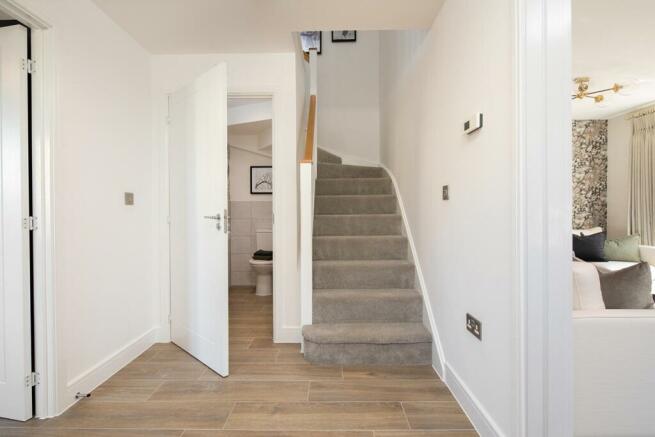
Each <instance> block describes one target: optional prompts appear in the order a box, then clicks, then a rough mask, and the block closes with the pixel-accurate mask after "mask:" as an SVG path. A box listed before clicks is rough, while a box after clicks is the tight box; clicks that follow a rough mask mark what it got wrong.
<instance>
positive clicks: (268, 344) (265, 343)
mask: <svg viewBox="0 0 655 437" xmlns="http://www.w3.org/2000/svg"><path fill="white" fill-rule="evenodd" d="M269 348H273V349H281V350H285V351H287V352H298V353H300V343H273V339H272V338H271V337H262V338H255V339H254V340H253V341H252V344H251V345H250V349H269Z"/></svg>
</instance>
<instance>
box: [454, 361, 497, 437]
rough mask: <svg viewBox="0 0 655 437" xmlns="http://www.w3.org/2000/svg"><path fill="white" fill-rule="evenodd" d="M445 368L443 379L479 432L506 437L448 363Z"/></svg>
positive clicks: (489, 436) (483, 435) (483, 434)
mask: <svg viewBox="0 0 655 437" xmlns="http://www.w3.org/2000/svg"><path fill="white" fill-rule="evenodd" d="M444 370H445V371H444V378H443V381H444V382H445V383H446V385H447V386H448V388H449V389H450V391H451V392H452V394H453V396H455V399H457V402H459V405H460V406H461V407H462V409H463V410H464V413H466V415H467V416H468V418H469V420H470V421H471V423H472V424H473V426H474V427H475V430H476V431H477V432H478V434H480V435H481V436H482V437H506V435H505V433H503V431H502V430H501V429H500V427H499V426H498V424H497V423H496V422H495V421H494V420H493V419H492V418H491V415H489V413H488V412H487V410H485V408H484V407H483V406H482V404H481V403H480V401H479V400H478V399H477V398H476V397H475V396H474V395H473V393H471V391H470V390H469V388H468V387H467V386H466V384H464V382H463V381H462V380H461V378H460V377H459V375H457V373H456V372H455V371H454V370H453V369H452V368H451V367H450V365H448V363H444Z"/></svg>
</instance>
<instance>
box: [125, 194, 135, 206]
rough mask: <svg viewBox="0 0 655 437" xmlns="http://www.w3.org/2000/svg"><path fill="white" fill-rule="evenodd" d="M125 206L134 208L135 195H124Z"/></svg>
mask: <svg viewBox="0 0 655 437" xmlns="http://www.w3.org/2000/svg"><path fill="white" fill-rule="evenodd" d="M124 198H125V205H127V206H132V205H134V193H124Z"/></svg>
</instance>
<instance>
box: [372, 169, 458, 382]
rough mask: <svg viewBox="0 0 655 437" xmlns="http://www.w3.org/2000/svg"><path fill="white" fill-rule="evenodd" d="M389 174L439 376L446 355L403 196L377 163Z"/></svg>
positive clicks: (394, 180) (396, 184)
mask: <svg viewBox="0 0 655 437" xmlns="http://www.w3.org/2000/svg"><path fill="white" fill-rule="evenodd" d="M377 165H379V166H380V167H382V168H383V169H385V170H386V172H387V173H388V174H389V177H390V178H391V183H392V184H393V188H394V191H395V192H396V199H398V207H399V209H400V215H401V216H402V220H403V227H404V228H405V232H406V233H407V241H408V242H409V249H410V252H411V255H412V261H413V262H414V266H415V267H416V278H417V279H418V287H417V288H418V289H419V291H420V292H421V296H423V305H424V308H425V314H427V317H428V324H429V329H430V332H431V333H432V342H433V344H434V347H433V350H434V349H436V351H437V354H436V355H435V354H432V366H433V367H434V368H435V370H436V371H437V373H438V374H439V376H442V375H443V374H444V364H445V359H446V357H445V356H444V352H443V347H442V345H441V339H440V337H439V331H438V330H437V324H436V322H435V320H434V312H433V311H432V305H431V304H430V296H429V295H428V292H427V288H426V286H425V280H424V279H423V270H421V262H420V261H419V259H418V256H417V254H416V246H415V245H414V237H413V236H412V229H411V228H410V226H409V221H408V220H407V214H406V213H405V205H404V204H403V198H402V196H401V194H400V190H399V188H398V182H397V181H396V177H395V176H394V175H393V173H392V172H391V170H389V169H388V168H387V167H385V166H384V165H382V164H377Z"/></svg>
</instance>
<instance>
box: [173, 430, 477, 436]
mask: <svg viewBox="0 0 655 437" xmlns="http://www.w3.org/2000/svg"><path fill="white" fill-rule="evenodd" d="M185 435H186V434H185ZM375 437H478V433H477V432H475V431H391V432H387V431H376V432H375Z"/></svg>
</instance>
